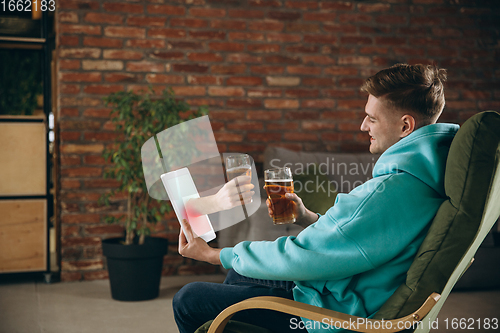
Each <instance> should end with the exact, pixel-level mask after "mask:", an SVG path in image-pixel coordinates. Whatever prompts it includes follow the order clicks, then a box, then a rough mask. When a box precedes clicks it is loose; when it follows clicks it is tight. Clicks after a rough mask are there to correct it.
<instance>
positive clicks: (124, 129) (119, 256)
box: [100, 88, 207, 301]
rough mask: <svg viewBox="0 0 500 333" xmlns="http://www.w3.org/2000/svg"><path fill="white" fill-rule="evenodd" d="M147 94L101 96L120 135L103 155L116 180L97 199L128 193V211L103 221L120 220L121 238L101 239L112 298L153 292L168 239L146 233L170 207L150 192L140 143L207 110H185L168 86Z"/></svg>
mask: <svg viewBox="0 0 500 333" xmlns="http://www.w3.org/2000/svg"><path fill="white" fill-rule="evenodd" d="M150 91H151V92H150V93H142V92H141V93H135V92H133V91H119V92H116V93H112V94H110V95H109V96H107V97H106V98H104V101H105V105H106V106H111V107H112V111H111V113H110V115H111V121H112V122H113V123H114V125H115V126H116V131H117V133H119V134H121V138H120V139H119V140H117V142H116V144H114V145H112V146H109V147H106V148H105V149H104V151H103V157H104V158H105V159H106V160H109V161H111V162H112V164H111V165H110V166H109V167H107V168H106V169H105V171H104V178H112V179H116V180H118V181H119V182H120V185H119V186H118V187H117V188H115V189H113V190H111V191H108V192H106V193H105V194H103V195H102V196H101V199H100V202H101V203H104V204H105V205H110V201H109V199H110V197H112V196H115V195H116V194H118V193H125V194H126V196H127V211H126V214H123V215H122V216H107V217H106V222H107V223H124V227H125V237H123V238H111V239H106V240H103V241H102V245H103V255H104V256H105V257H106V258H107V266H108V273H109V280H110V285H111V295H112V297H113V298H114V299H116V300H124V301H137V300H146V299H153V298H156V297H158V294H159V286H160V278H161V270H162V266H163V256H164V255H165V254H166V253H167V248H168V241H167V239H164V238H160V237H148V236H150V234H151V229H150V228H151V227H152V226H154V225H155V224H156V223H157V222H159V221H161V219H162V217H163V215H164V214H165V213H166V212H168V211H170V209H171V208H170V205H169V204H167V203H165V202H162V201H159V200H156V199H151V198H150V197H149V194H148V191H147V188H146V182H145V179H144V174H143V168H142V163H141V147H142V145H143V144H144V142H146V141H147V140H148V139H149V138H151V137H152V136H154V135H155V134H156V133H158V132H161V131H163V130H164V129H166V128H169V127H171V126H175V125H177V124H180V123H182V122H184V121H186V120H190V119H193V118H196V117H199V116H202V115H205V114H206V113H207V109H206V107H200V108H199V109H198V110H197V111H194V112H193V111H190V107H189V105H188V104H187V103H185V102H183V101H178V100H176V99H175V96H174V93H173V91H172V90H171V89H170V90H165V91H163V93H162V95H161V97H158V96H154V94H153V90H152V89H151V88H150Z"/></svg>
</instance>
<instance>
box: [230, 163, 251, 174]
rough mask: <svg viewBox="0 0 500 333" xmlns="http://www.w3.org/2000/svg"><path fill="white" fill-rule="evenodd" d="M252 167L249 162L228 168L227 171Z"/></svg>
mask: <svg viewBox="0 0 500 333" xmlns="http://www.w3.org/2000/svg"><path fill="white" fill-rule="evenodd" d="M251 168H252V167H251V166H250V165H248V164H246V165H238V166H235V167H232V168H230V169H226V172H230V171H233V170H240V169H251Z"/></svg>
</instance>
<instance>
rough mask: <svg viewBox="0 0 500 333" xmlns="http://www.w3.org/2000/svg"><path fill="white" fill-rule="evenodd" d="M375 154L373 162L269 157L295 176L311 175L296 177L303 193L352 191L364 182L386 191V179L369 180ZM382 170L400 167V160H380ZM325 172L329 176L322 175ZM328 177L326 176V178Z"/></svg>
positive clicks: (297, 189)
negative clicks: (315, 160)
mask: <svg viewBox="0 0 500 333" xmlns="http://www.w3.org/2000/svg"><path fill="white" fill-rule="evenodd" d="M375 161H376V159H375V157H373V158H372V161H371V162H368V163H366V162H365V163H362V162H351V163H346V162H336V161H335V158H330V157H327V158H326V159H325V161H323V162H321V163H319V164H317V163H300V162H297V163H285V164H283V163H281V160H280V159H277V158H276V159H273V160H271V161H270V166H271V167H273V168H279V167H289V168H291V169H292V170H293V175H294V176H304V175H305V176H309V178H307V180H304V179H302V177H294V180H293V187H294V191H295V192H302V193H315V192H322V193H327V194H328V196H335V195H336V194H337V193H349V192H350V191H352V190H353V189H354V188H356V187H358V186H360V185H363V184H365V186H366V187H367V189H368V190H372V191H373V190H374V191H376V192H383V191H384V190H385V184H384V183H372V182H368V181H369V180H370V179H372V170H373V168H374V166H375ZM377 169H378V170H379V171H382V173H384V172H389V171H390V170H397V169H398V165H397V163H389V164H383V163H378V164H377ZM321 176H326V177H321ZM325 178H327V179H325Z"/></svg>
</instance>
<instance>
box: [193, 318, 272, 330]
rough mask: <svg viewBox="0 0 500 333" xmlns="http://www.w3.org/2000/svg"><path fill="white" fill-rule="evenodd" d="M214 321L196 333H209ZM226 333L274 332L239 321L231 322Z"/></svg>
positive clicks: (204, 325) (207, 323) (208, 322)
mask: <svg viewBox="0 0 500 333" xmlns="http://www.w3.org/2000/svg"><path fill="white" fill-rule="evenodd" d="M212 321H213V320H210V321H207V322H206V323H205V324H203V326H201V327H200V328H198V329H197V330H196V332H194V333H207V332H208V329H209V328H210V325H211V324H212ZM224 333H273V332H272V331H270V330H268V329H265V328H262V327H257V326H254V325H251V324H247V323H242V322H239V321H234V320H230V321H229V322H228V323H227V325H226V328H224Z"/></svg>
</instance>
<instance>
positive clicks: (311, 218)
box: [266, 193, 318, 228]
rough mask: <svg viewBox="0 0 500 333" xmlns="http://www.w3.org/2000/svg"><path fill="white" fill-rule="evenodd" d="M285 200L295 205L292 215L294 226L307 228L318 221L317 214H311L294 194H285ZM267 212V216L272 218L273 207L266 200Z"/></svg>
mask: <svg viewBox="0 0 500 333" xmlns="http://www.w3.org/2000/svg"><path fill="white" fill-rule="evenodd" d="M285 198H287V199H289V200H292V201H293V202H294V203H295V205H294V207H295V209H294V214H295V224H298V225H300V226H301V227H304V228H306V227H308V226H309V225H311V224H313V223H314V222H316V221H317V220H318V214H316V213H314V212H311V211H310V210H309V209H307V208H306V206H304V203H303V202H302V199H301V198H300V197H299V196H298V195H297V194H295V193H286V194H285ZM266 205H267V212H268V213H269V216H270V217H271V218H272V217H273V215H274V211H273V207H272V205H271V201H270V200H269V198H268V199H267V200H266Z"/></svg>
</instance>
